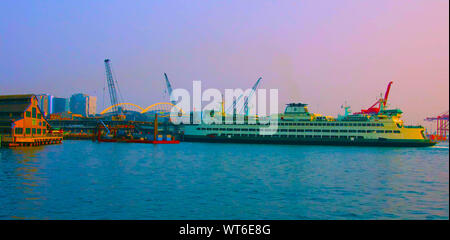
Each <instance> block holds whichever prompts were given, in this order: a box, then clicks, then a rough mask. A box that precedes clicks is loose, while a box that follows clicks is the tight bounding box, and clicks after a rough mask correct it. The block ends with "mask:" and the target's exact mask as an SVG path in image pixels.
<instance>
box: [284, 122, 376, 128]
mask: <svg viewBox="0 0 450 240" xmlns="http://www.w3.org/2000/svg"><path fill="white" fill-rule="evenodd" d="M278 125H280V126H353V127H383V126H384V124H383V123H279V124H278Z"/></svg>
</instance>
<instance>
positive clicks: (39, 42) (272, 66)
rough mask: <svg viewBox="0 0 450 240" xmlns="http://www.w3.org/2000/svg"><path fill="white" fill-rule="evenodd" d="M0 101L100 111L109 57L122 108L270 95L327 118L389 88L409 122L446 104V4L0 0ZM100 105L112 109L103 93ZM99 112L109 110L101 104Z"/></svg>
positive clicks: (438, 0) (430, 0) (428, 0)
mask: <svg viewBox="0 0 450 240" xmlns="http://www.w3.org/2000/svg"><path fill="white" fill-rule="evenodd" d="M0 13H1V14H0V94H16V93H30V92H31V93H50V94H53V95H55V96H61V97H69V96H70V95H71V94H72V93H75V92H83V93H87V94H90V95H96V96H97V97H98V108H99V110H101V109H102V108H103V106H104V105H103V87H104V86H105V81H106V80H105V73H104V65H103V60H104V59H105V58H110V59H111V60H112V66H113V69H114V72H115V75H116V77H117V79H118V81H119V86H120V89H121V92H122V95H123V97H124V99H125V100H126V102H132V103H136V104H138V105H141V106H143V107H145V106H148V105H150V104H152V103H156V102H161V101H166V100H167V99H165V98H164V95H163V91H164V87H165V85H164V79H163V73H164V72H167V74H168V75H169V79H170V80H171V82H172V85H173V87H174V88H177V87H182V88H187V89H191V88H192V81H193V80H201V81H202V82H203V88H219V89H224V88H249V87H251V86H252V85H253V83H254V82H255V81H256V79H257V78H258V77H259V76H262V77H263V80H262V82H261V85H260V87H261V88H278V89H279V94H280V97H279V101H280V110H282V109H284V107H283V106H284V104H285V103H288V102H291V101H301V102H306V103H309V104H310V110H311V111H313V112H317V113H324V114H327V115H334V116H336V115H337V114H338V113H341V112H342V109H340V106H341V104H342V103H344V101H347V103H348V104H349V105H350V106H351V107H352V110H353V111H357V110H359V109H361V108H362V107H369V106H370V105H372V103H373V102H375V100H376V98H377V97H378V96H379V94H380V93H381V92H383V93H384V91H385V88H386V85H387V83H388V82H389V81H394V84H393V86H392V90H391V95H390V100H389V101H390V105H391V107H399V108H401V109H402V110H403V111H404V112H405V113H404V119H405V120H406V121H407V123H411V124H415V123H422V122H421V120H422V119H423V118H425V117H426V116H429V115H434V114H438V113H440V112H443V111H446V110H448V108H449V105H448V101H449V1H447V0H423V1H380V0H374V1H358V0H355V1H341V0H340V1H313V0H311V1H301V0H298V1H111V0H109V1H17V0H14V1H8V0H6V1H5V0H2V1H0ZM105 93H106V96H105V101H109V98H108V95H107V91H106V92H105ZM105 104H106V103H105Z"/></svg>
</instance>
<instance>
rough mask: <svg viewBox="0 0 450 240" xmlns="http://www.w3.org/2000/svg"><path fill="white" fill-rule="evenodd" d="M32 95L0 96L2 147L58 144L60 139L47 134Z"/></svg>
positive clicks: (47, 131) (40, 112)
mask: <svg viewBox="0 0 450 240" xmlns="http://www.w3.org/2000/svg"><path fill="white" fill-rule="evenodd" d="M38 102H39V100H38V98H37V97H36V96H35V95H33V94H26V95H6V96H0V133H1V134H2V145H7V146H35V145H41V144H51V143H60V142H61V140H62V137H59V136H54V135H52V134H49V130H50V125H49V124H48V122H47V120H46V119H45V116H44V114H43V112H42V110H41V109H40V107H39V104H38Z"/></svg>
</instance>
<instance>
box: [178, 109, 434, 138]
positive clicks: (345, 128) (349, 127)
mask: <svg viewBox="0 0 450 240" xmlns="http://www.w3.org/2000/svg"><path fill="white" fill-rule="evenodd" d="M382 106H383V105H382ZM401 114H402V111H401V110H399V109H391V110H386V109H384V108H381V109H380V110H379V111H378V112H377V113H374V114H365V113H358V114H352V115H350V114H349V112H346V114H345V115H344V116H341V117H338V118H337V119H336V118H333V117H328V116H322V115H320V114H314V113H310V112H309V111H308V109H307V104H303V103H290V104H288V105H287V107H286V109H285V112H284V113H283V114H278V116H276V117H277V120H278V121H277V130H276V132H275V133H273V134H261V132H260V130H262V131H265V130H266V129H267V128H268V127H269V125H268V124H261V123H260V122H259V119H258V120H255V124H251V123H249V120H248V117H247V116H246V118H247V119H246V121H245V122H244V124H238V123H236V122H233V124H204V123H201V124H188V125H184V126H183V128H182V129H183V131H184V140H185V141H202V142H241V143H281V144H315V145H369V146H432V145H435V144H436V142H434V141H431V140H430V139H428V138H427V137H426V136H425V134H424V131H425V129H424V127H422V126H405V125H404V124H403V121H402V120H401ZM267 130H268V129H267Z"/></svg>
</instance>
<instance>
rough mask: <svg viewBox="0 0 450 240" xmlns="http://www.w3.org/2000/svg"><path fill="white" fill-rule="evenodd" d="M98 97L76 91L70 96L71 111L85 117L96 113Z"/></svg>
mask: <svg viewBox="0 0 450 240" xmlns="http://www.w3.org/2000/svg"><path fill="white" fill-rule="evenodd" d="M96 102H97V97H95V96H89V95H87V94H83V93H76V94H73V95H72V96H71V97H70V101H69V105H70V111H71V112H72V113H75V114H81V115H82V116H84V117H87V116H91V115H95V113H96V110H97V103H96Z"/></svg>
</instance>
